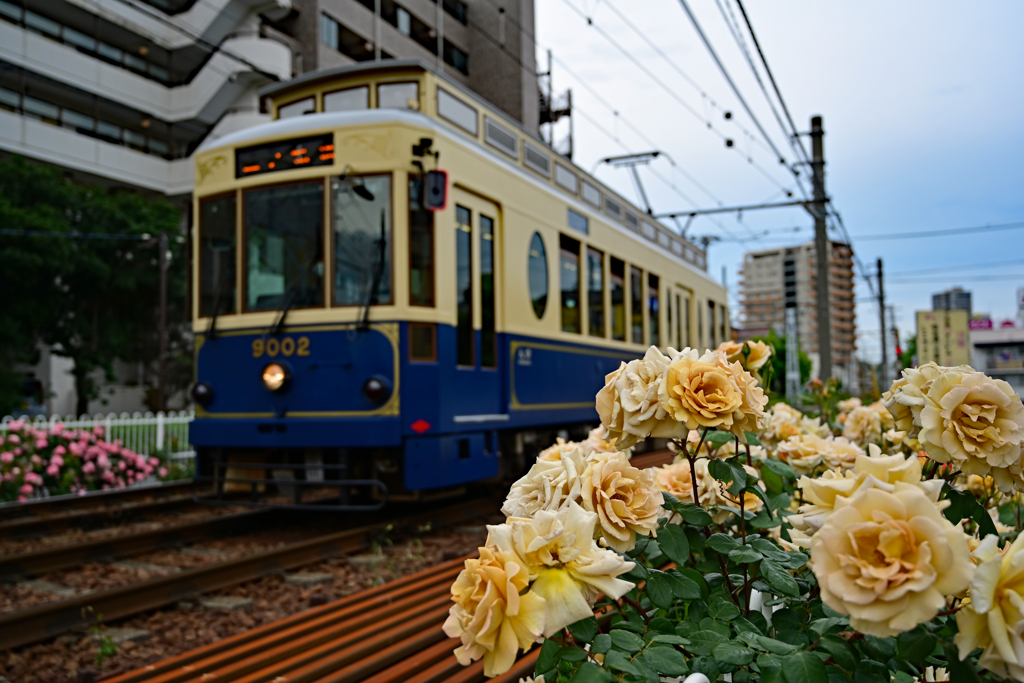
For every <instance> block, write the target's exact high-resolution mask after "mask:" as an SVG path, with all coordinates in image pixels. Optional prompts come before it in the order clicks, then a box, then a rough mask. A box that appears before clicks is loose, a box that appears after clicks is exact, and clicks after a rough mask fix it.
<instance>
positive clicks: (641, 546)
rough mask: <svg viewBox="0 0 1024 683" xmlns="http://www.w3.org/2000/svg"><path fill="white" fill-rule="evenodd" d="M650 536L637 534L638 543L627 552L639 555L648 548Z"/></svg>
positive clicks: (631, 555) (633, 555) (632, 555)
mask: <svg viewBox="0 0 1024 683" xmlns="http://www.w3.org/2000/svg"><path fill="white" fill-rule="evenodd" d="M650 541H651V537H650V536H642V535H640V534H637V537H636V544H635V545H634V546H633V549H632V550H630V551H629V552H627V553H626V555H627V556H629V557H639V556H640V555H641V554H642V553H643V552H644V551H645V550H647V544H648V543H650Z"/></svg>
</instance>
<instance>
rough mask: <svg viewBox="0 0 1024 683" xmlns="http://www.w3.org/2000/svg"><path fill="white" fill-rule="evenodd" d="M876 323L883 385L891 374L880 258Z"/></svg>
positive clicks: (880, 376) (883, 279) (880, 373)
mask: <svg viewBox="0 0 1024 683" xmlns="http://www.w3.org/2000/svg"><path fill="white" fill-rule="evenodd" d="M878 324H879V329H880V330H881V333H880V337H881V340H882V370H881V372H879V373H878V374H879V379H880V380H881V382H882V386H883V387H884V386H885V384H886V382H888V381H889V378H890V376H891V374H892V368H890V367H889V331H888V330H887V329H886V328H885V278H884V277H882V259H878Z"/></svg>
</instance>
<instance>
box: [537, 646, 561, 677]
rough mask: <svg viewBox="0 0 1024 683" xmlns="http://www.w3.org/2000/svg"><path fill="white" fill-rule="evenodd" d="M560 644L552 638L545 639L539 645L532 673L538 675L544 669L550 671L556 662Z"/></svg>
mask: <svg viewBox="0 0 1024 683" xmlns="http://www.w3.org/2000/svg"><path fill="white" fill-rule="evenodd" d="M560 649H561V646H560V645H559V644H558V643H556V642H555V641H553V640H545V641H544V644H543V645H541V646H540V654H539V655H538V656H537V666H536V667H534V673H535V674H537V675H540V674H542V673H544V672H545V671H551V669H554V668H555V666H556V665H557V664H558V651H559V650H560Z"/></svg>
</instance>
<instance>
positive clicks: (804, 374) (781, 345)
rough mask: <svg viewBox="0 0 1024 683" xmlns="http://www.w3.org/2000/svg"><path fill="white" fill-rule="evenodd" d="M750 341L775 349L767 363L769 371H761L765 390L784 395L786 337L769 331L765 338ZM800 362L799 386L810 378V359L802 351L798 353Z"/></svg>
mask: <svg viewBox="0 0 1024 683" xmlns="http://www.w3.org/2000/svg"><path fill="white" fill-rule="evenodd" d="M751 341H763V342H765V343H766V344H769V345H771V346H772V347H773V348H774V349H775V353H773V354H772V357H771V360H770V361H768V365H769V369H768V370H767V371H764V370H762V372H761V374H762V376H763V377H764V384H765V388H766V389H767V390H768V391H773V392H776V393H779V394H784V393H786V337H785V336H781V337H780V336H779V335H777V334H775V330H769V332H768V334H767V336H764V337H754V338H753V339H752V340H751ZM798 358H799V361H800V385H801V386H803V385H804V384H807V380H809V379H810V378H811V359H810V357H808V355H807V354H806V353H804V352H803V351H800V352H798Z"/></svg>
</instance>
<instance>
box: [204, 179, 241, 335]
mask: <svg viewBox="0 0 1024 683" xmlns="http://www.w3.org/2000/svg"><path fill="white" fill-rule="evenodd" d="M198 233H199V316H200V317H206V316H211V315H224V314H226V313H234V312H235V310H236V308H235V306H236V303H235V253H236V252H235V193H234V192H232V193H231V194H228V195H222V196H220V197H207V198H205V199H201V200H200V201H199V230H198Z"/></svg>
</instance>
